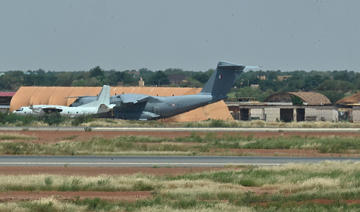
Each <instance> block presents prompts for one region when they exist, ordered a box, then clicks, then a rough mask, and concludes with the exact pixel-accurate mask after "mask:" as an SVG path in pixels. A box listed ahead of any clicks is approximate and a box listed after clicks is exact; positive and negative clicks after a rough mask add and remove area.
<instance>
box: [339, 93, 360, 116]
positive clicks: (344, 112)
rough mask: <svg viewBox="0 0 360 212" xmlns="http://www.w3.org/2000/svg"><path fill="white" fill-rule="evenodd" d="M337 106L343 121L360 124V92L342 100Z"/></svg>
mask: <svg viewBox="0 0 360 212" xmlns="http://www.w3.org/2000/svg"><path fill="white" fill-rule="evenodd" d="M336 105H337V106H338V107H339V115H340V120H341V121H352V122H360V92H358V93H356V94H354V95H352V96H348V97H345V98H343V99H340V100H339V101H337V102H336Z"/></svg>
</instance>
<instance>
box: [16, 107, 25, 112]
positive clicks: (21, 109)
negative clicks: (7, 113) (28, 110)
mask: <svg viewBox="0 0 360 212" xmlns="http://www.w3.org/2000/svg"><path fill="white" fill-rule="evenodd" d="M23 110H24V108H20V109H17V110H16V111H18V112H20V111H23Z"/></svg>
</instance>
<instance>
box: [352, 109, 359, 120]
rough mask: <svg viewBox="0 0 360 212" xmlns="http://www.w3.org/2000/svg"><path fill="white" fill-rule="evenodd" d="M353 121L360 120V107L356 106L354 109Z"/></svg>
mask: <svg viewBox="0 0 360 212" xmlns="http://www.w3.org/2000/svg"><path fill="white" fill-rule="evenodd" d="M352 119H353V122H360V107H354V108H353V109H352Z"/></svg>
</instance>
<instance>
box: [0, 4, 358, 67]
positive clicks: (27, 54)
mask: <svg viewBox="0 0 360 212" xmlns="http://www.w3.org/2000/svg"><path fill="white" fill-rule="evenodd" d="M359 9H360V1H359V0H346V1H342V0H296V1H295V0H224V1H221V0H177V1H175V0H151V1H149V0H142V1H140V0H128V1H126V0H97V1H95V0H57V1H55V0H31V1H29V0H2V1H1V2H0V27H1V28H0V71H6V70H14V69H21V70H28V69H38V68H43V69H45V70H56V71H64V70H71V71H73V70H88V69H89V68H91V67H94V66H97V65H99V66H101V67H102V68H104V69H117V70H124V69H138V68H142V67H147V68H149V69H152V70H157V69H165V68H170V67H174V68H175V67H177V68H183V69H186V70H195V71H197V70H207V69H209V68H214V67H215V66H216V63H217V62H218V61H219V60H225V61H231V62H235V63H241V64H248V65H262V66H263V69H265V70H268V69H281V70H295V69H303V70H312V69H316V70H334V69H342V70H344V69H348V70H356V71H357V70H360V12H359Z"/></svg>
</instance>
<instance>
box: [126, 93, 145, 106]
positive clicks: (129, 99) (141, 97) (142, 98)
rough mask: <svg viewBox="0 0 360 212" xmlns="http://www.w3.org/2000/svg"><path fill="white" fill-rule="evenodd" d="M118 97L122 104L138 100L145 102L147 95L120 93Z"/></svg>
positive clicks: (134, 102) (138, 101) (133, 102)
mask: <svg viewBox="0 0 360 212" xmlns="http://www.w3.org/2000/svg"><path fill="white" fill-rule="evenodd" d="M120 99H121V103H123V104H137V103H140V102H146V101H147V100H148V99H149V96H147V95H139V94H136V95H135V94H122V95H120Z"/></svg>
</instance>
